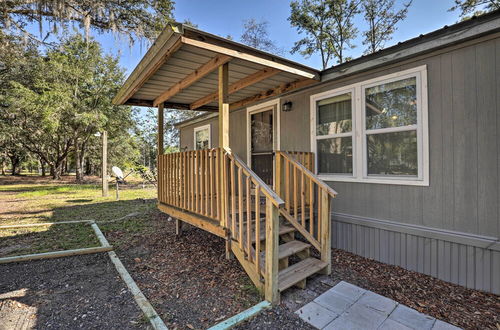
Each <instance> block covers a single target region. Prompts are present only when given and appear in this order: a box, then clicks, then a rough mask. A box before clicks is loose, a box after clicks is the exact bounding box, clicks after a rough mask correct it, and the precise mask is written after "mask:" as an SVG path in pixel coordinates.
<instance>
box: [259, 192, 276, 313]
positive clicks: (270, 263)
mask: <svg viewBox="0 0 500 330" xmlns="http://www.w3.org/2000/svg"><path fill="white" fill-rule="evenodd" d="M278 232H279V212H278V208H277V207H276V206H275V205H273V203H272V202H271V200H270V199H269V197H267V198H266V259H265V260H266V265H265V267H266V275H265V296H266V300H267V301H269V302H270V303H272V304H277V303H279V300H280V296H279V292H278V249H279V248H278ZM256 253H258V251H257V252H256Z"/></svg>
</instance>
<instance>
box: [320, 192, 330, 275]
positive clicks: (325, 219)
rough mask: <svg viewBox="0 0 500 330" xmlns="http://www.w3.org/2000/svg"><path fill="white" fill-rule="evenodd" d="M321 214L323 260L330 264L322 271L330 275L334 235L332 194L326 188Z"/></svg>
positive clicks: (322, 199)
mask: <svg viewBox="0 0 500 330" xmlns="http://www.w3.org/2000/svg"><path fill="white" fill-rule="evenodd" d="M320 198H321V214H320V215H319V221H320V226H321V237H320V243H321V261H323V262H326V263H328V266H327V267H326V268H325V269H324V270H323V271H322V273H323V274H326V275H330V274H331V272H332V241H331V239H332V237H331V236H332V235H331V231H332V230H331V227H332V225H331V219H330V196H329V195H328V192H327V191H326V190H325V189H321V196H320Z"/></svg>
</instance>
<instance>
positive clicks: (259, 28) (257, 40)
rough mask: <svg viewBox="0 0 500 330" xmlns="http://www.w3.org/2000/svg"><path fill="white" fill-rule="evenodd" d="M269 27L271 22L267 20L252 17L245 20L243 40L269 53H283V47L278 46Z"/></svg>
mask: <svg viewBox="0 0 500 330" xmlns="http://www.w3.org/2000/svg"><path fill="white" fill-rule="evenodd" d="M268 28H269V22H268V21H265V20H261V21H260V22H259V21H257V20H256V19H255V18H250V19H247V20H245V21H243V33H242V35H241V42H242V43H244V44H245V45H248V46H250V47H253V48H257V49H260V50H263V51H266V52H269V53H273V54H277V55H283V53H284V51H283V49H282V48H280V47H278V46H277V45H276V42H275V41H273V40H271V38H270V37H269V31H268Z"/></svg>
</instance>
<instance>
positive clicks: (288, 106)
mask: <svg viewBox="0 0 500 330" xmlns="http://www.w3.org/2000/svg"><path fill="white" fill-rule="evenodd" d="M292 104H293V103H292V101H287V102H285V103H283V108H282V109H283V111H284V112H288V111H292Z"/></svg>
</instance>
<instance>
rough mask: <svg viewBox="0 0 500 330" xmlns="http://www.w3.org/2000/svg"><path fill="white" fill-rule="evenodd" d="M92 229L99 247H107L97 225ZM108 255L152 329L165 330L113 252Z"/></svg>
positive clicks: (164, 326)
mask: <svg viewBox="0 0 500 330" xmlns="http://www.w3.org/2000/svg"><path fill="white" fill-rule="evenodd" d="M92 228H94V231H95V232H96V235H97V238H98V239H99V242H101V245H102V246H109V243H108V240H107V239H106V237H104V234H103V233H102V232H101V230H100V229H99V227H98V226H97V224H95V223H93V224H92ZM108 255H109V257H110V259H111V262H113V264H114V265H115V268H116V270H117V271H118V273H119V274H120V276H121V278H122V280H123V281H124V282H125V284H127V287H128V288H129V290H130V292H131V293H132V295H133V297H134V299H135V302H136V303H137V305H139V308H140V309H141V310H142V312H143V313H144V315H146V317H147V318H148V319H149V322H150V323H151V325H152V326H153V328H154V329H156V330H167V329H168V328H167V326H166V325H165V323H163V321H162V319H161V318H160V316H159V315H158V313H156V311H155V309H154V308H153V306H152V305H151V304H150V303H149V301H148V299H147V298H146V297H145V296H144V294H143V293H142V292H141V289H139V287H138V286H137V284H136V283H135V281H134V279H133V278H132V276H130V274H129V273H128V271H127V269H126V268H125V266H123V264H122V262H121V261H120V259H119V258H118V256H117V255H116V253H115V252H114V251H110V252H108Z"/></svg>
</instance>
